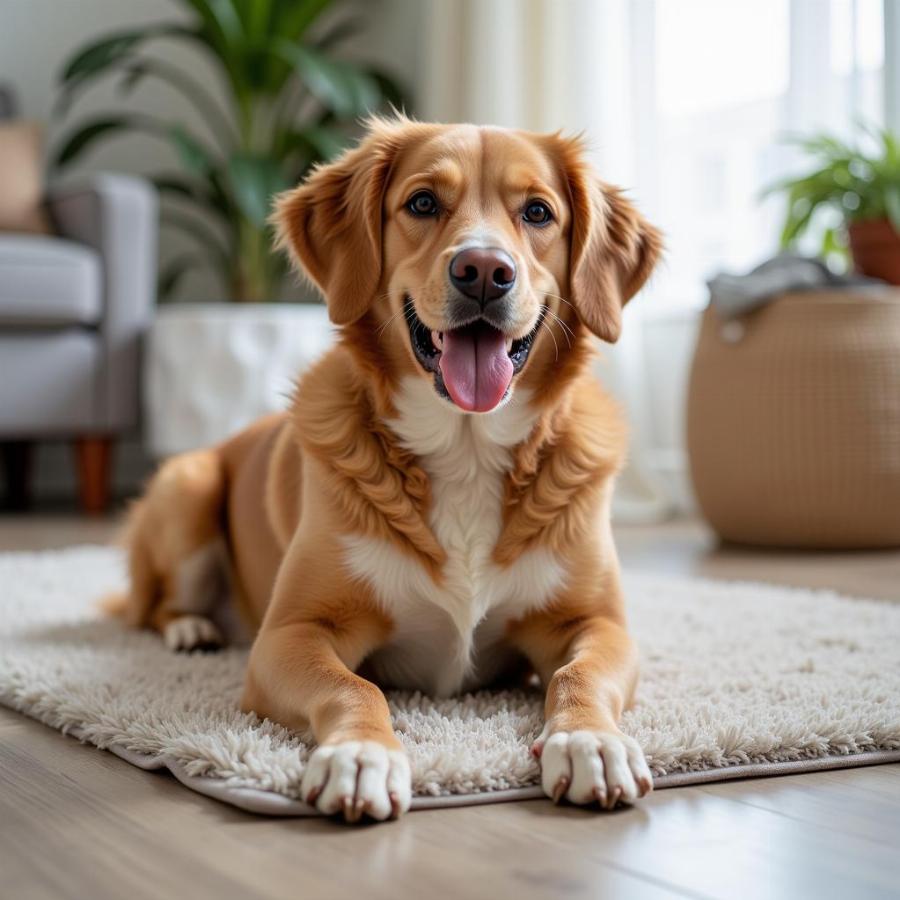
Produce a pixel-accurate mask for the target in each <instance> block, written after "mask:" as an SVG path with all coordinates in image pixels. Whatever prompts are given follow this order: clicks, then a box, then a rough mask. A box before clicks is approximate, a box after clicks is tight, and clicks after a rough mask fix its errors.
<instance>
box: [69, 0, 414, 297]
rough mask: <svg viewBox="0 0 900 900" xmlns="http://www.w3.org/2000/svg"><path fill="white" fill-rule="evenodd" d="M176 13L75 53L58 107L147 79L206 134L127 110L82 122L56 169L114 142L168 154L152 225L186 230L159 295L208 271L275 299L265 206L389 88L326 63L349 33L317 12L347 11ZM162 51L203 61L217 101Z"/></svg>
mask: <svg viewBox="0 0 900 900" xmlns="http://www.w3.org/2000/svg"><path fill="white" fill-rule="evenodd" d="M177 2H178V3H179V4H180V5H181V6H183V7H186V8H187V9H188V10H189V12H190V13H191V17H190V19H189V20H187V21H185V22H171V23H169V22H164V23H159V24H153V25H147V26H143V27H140V28H134V29H132V30H128V31H120V32H117V33H114V34H108V35H106V36H104V37H102V38H100V39H98V40H96V41H94V42H92V43H91V44H89V45H88V46H85V47H82V48H81V49H79V50H78V51H77V52H76V53H75V54H74V55H72V56H71V57H70V58H69V59H68V61H67V62H66V63H65V65H64V67H63V70H62V73H61V77H60V91H61V93H60V109H61V110H63V111H64V110H66V109H68V108H69V107H70V106H71V104H72V103H73V102H74V101H75V100H76V99H77V98H78V97H79V96H80V95H81V94H82V93H83V91H84V90H85V89H87V88H88V87H90V86H91V85H92V84H93V83H95V82H96V81H97V80H98V79H101V78H106V77H117V78H118V79H119V86H120V88H121V90H122V92H123V97H127V95H128V94H129V93H130V92H131V91H132V90H133V89H134V88H135V87H136V86H137V85H139V84H140V83H142V82H143V81H144V80H145V79H156V80H159V81H162V82H165V83H166V84H167V85H168V86H169V87H170V88H172V89H174V90H176V91H178V92H179V93H181V94H182V96H183V97H184V98H186V99H187V100H188V102H189V103H190V104H191V106H192V107H193V108H194V109H195V110H196V116H197V121H198V122H202V123H203V126H204V127H203V128H202V129H197V128H195V127H194V126H193V125H188V124H186V123H184V122H178V121H163V120H161V119H158V118H155V117H153V116H150V115H146V114H143V113H140V112H135V111H130V110H129V111H121V112H115V113H110V114H108V115H102V116H99V117H96V118H91V119H90V120H88V121H82V122H80V123H79V124H78V126H77V127H76V128H74V129H73V130H71V131H70V132H69V133H68V134H67V135H66V136H64V138H63V140H62V141H61V143H60V144H59V146H58V148H57V150H56V153H55V155H54V160H53V162H54V163H55V165H56V166H57V167H60V168H62V167H65V166H67V165H69V164H70V163H72V162H73V161H74V160H76V159H78V158H79V157H80V156H81V155H82V154H83V153H84V152H85V151H87V150H88V149H89V148H91V147H92V146H94V145H95V144H97V143H99V142H101V141H104V140H106V139H108V138H111V137H114V136H116V135H118V134H122V133H124V132H135V131H137V132H141V133H143V134H147V135H150V136H152V137H155V138H157V139H160V140H163V141H166V142H168V143H169V144H170V145H171V147H172V149H173V150H174V152H175V154H176V158H177V159H178V161H179V163H180V171H176V172H174V173H161V174H159V175H157V176H156V177H155V178H154V179H153V180H154V181H155V183H156V186H157V188H158V189H159V191H160V193H161V195H162V196H163V198H164V199H165V200H166V202H165V203H164V207H163V224H164V225H166V226H168V227H173V228H178V229H180V230H181V231H182V232H184V233H185V234H186V235H187V237H188V239H189V241H190V245H191V246H192V249H190V250H188V251H185V252H183V253H181V254H179V255H178V256H177V257H176V258H174V259H172V260H170V261H169V263H168V265H167V266H166V267H165V268H164V269H163V271H162V272H161V274H160V285H159V287H160V295H161V296H165V295H167V294H170V293H171V292H172V291H173V290H174V288H175V286H176V285H177V283H178V280H179V279H180V278H181V276H182V275H183V274H184V273H185V272H187V271H189V270H190V269H191V268H193V267H195V266H207V267H210V268H211V269H212V271H214V272H215V273H216V274H217V275H219V276H220V277H221V278H222V281H223V290H224V292H225V295H226V296H228V297H229V298H230V299H232V300H236V301H266V300H272V299H275V298H276V296H277V294H278V290H279V287H280V284H281V281H282V278H283V275H284V263H283V260H282V258H281V257H280V256H279V255H277V254H274V253H273V252H272V249H271V247H272V241H271V235H270V233H269V226H268V224H267V218H268V215H269V207H270V201H271V197H272V195H273V194H275V193H276V192H278V191H280V190H282V189H284V188H285V187H288V186H289V185H292V184H294V183H296V182H297V181H298V180H299V179H300V178H302V177H303V175H304V174H305V172H306V171H307V170H308V169H309V168H310V166H312V165H313V164H315V163H316V162H318V161H320V160H322V159H327V158H329V157H331V156H333V155H334V154H335V153H337V152H338V151H339V150H340V149H341V147H342V146H343V145H344V143H345V142H346V141H347V139H348V137H349V135H350V133H351V131H352V129H353V127H354V125H355V123H356V121H357V119H358V118H359V117H360V116H362V115H364V114H366V113H367V112H369V111H371V110H373V109H377V108H378V107H379V106H381V105H383V104H385V103H388V102H390V103H394V104H396V105H399V104H400V103H401V97H400V94H399V90H398V88H397V86H396V84H395V83H394V82H393V81H392V80H391V78H389V77H388V76H387V75H386V74H385V73H383V72H381V71H379V70H377V69H375V68H373V67H370V66H362V65H357V64H353V63H350V62H347V61H345V60H343V59H341V58H339V57H337V56H336V55H335V48H336V47H337V46H338V45H339V44H340V42H341V41H342V40H344V39H345V38H346V37H348V36H349V35H350V34H352V33H353V31H354V30H355V29H356V26H357V24H358V23H357V22H356V20H351V19H348V18H347V16H346V15H344V16H343V17H339V18H337V19H335V17H334V16H325V15H323V14H324V13H326V12H331V11H332V10H331V9H330V8H332V7H336V6H337V7H338V9H337V10H335V11H336V12H338V13H341V12H343V11H344V10H343V9H341V8H340V7H346V4H345V3H343V4H342V3H338V4H335V2H334V0H177ZM159 40H177V41H182V42H188V43H189V44H191V45H193V46H195V47H196V48H197V49H198V50H199V51H200V52H201V53H203V54H204V55H205V57H206V58H207V60H208V61H209V63H210V64H211V65H212V66H213V67H214V68H215V70H216V71H217V74H218V75H219V76H220V77H221V79H222V83H223V86H224V97H225V98H226V103H225V104H223V103H222V102H221V101H220V100H219V99H217V97H215V96H212V95H211V94H210V92H208V91H207V90H206V89H205V87H204V86H203V85H202V84H201V83H199V82H198V81H197V80H196V79H195V78H194V77H193V76H192V75H191V74H190V73H188V72H186V71H184V70H183V69H182V68H179V67H177V66H174V65H172V64H171V63H169V62H167V61H165V60H163V59H160V58H158V56H154V55H152V53H150V52H149V50H150V49H151V45H152V44H153V42H156V41H159ZM173 201H174V202H173Z"/></svg>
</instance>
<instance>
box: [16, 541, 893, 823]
mask: <svg viewBox="0 0 900 900" xmlns="http://www.w3.org/2000/svg"><path fill="white" fill-rule="evenodd" d="M122 582H123V567H122V558H121V555H120V553H119V552H118V551H117V550H113V549H109V548H100V547H81V548H76V549H72V550H66V551H61V552H56V553H45V554H24V553H22V554H10V555H6V556H0V703H2V704H4V705H6V706H10V707H12V708H13V709H17V710H20V711H22V712H23V713H26V714H27V715H29V716H32V717H34V718H35V719H39V720H40V721H42V722H44V723H46V724H47V725H50V726H52V727H53V728H58V729H60V730H62V731H64V732H66V733H69V734H73V735H75V736H76V737H78V738H80V739H81V740H83V741H88V742H90V743H92V744H95V745H96V746H98V747H104V748H106V749H108V750H111V751H113V752H114V753H117V754H118V755H120V756H122V757H124V758H125V759H127V760H128V761H130V762H132V763H134V764H136V765H139V766H141V767H143V768H161V767H164V766H165V767H168V768H169V769H171V771H172V772H173V773H174V774H175V776H176V777H177V778H178V779H179V780H181V781H182V782H184V783H185V784H187V785H188V786H189V787H191V788H193V789H194V790H198V791H201V792H202V793H206V794H209V795H211V796H214V797H217V798H219V799H221V800H224V801H226V802H228V803H232V804H234V805H236V806H241V807H243V808H245V809H251V810H254V811H256V812H267V813H273V814H284V815H304V814H314V813H315V811H314V810H311V809H310V808H309V807H307V806H306V805H305V804H303V803H302V802H300V801H299V800H298V799H297V794H298V789H299V785H300V777H301V773H302V771H303V765H304V760H305V759H306V756H307V753H308V749H307V747H306V746H305V745H304V744H303V743H301V741H300V740H299V739H298V738H297V737H296V736H293V735H291V734H290V733H288V732H286V731H285V730H284V729H282V728H280V727H279V726H277V725H273V724H272V723H270V722H260V721H258V720H256V719H255V717H253V716H248V715H242V714H241V713H240V712H238V711H237V709H236V702H237V698H238V695H239V692H240V687H241V678H242V674H243V669H244V661H245V656H246V651H245V650H241V649H234V648H233V649H229V650H226V651H224V652H222V653H219V654H213V655H194V656H176V655H172V654H171V653H169V652H168V651H167V650H165V649H164V648H163V646H162V643H161V642H160V641H159V639H158V638H157V637H156V636H155V635H153V634H149V633H138V632H133V631H128V630H126V629H125V628H123V627H122V626H121V625H119V624H118V623H117V622H113V621H109V620H106V619H103V618H101V617H100V616H99V615H98V614H97V613H96V612H95V610H94V607H93V603H94V601H95V600H96V598H98V597H99V596H101V595H103V594H105V593H106V592H108V591H110V590H112V589H115V588H119V587H121V585H122ZM625 587H626V593H627V596H628V603H629V610H630V616H631V623H632V628H633V630H634V632H635V633H636V635H637V638H638V641H639V644H640V647H641V653H642V658H643V674H642V681H641V686H640V690H639V695H638V703H637V705H636V707H635V709H633V710H632V711H630V712H629V713H627V714H626V717H625V720H624V729H625V730H626V731H627V732H628V733H629V734H631V735H633V736H634V737H635V738H636V739H637V740H638V742H639V743H640V744H641V746H642V747H643V748H644V751H645V753H646V754H647V759H648V762H649V764H650V767H651V768H652V769H653V772H654V774H655V776H656V785H657V787H664V786H671V785H676V784H685V783H694V782H697V781H715V780H720V779H723V778H729V777H738V776H745V775H762V774H774V773H779V772H794V771H802V770H805V769H818V768H828V767H840V766H847V765H865V764H868V763H875V762H887V761H891V760H896V759H900V650H898V647H900V606H894V605H891V604H889V603H879V602H875V601H867V600H849V599H845V598H842V597H838V596H836V595H834V594H831V593H824V592H813V591H802V590H794V589H788V588H776V587H768V586H763V585H759V584H747V583H725V582H722V583H718V582H712V581H700V580H688V579H674V578H668V577H658V576H647V575H638V574H630V575H627V576H626V582H625ZM391 708H392V712H393V715H394V725H395V727H396V729H397V731H398V733H399V734H400V737H401V739H402V740H403V743H404V745H405V746H406V748H407V750H408V751H409V754H410V758H411V762H412V772H413V788H414V791H415V794H416V797H415V799H414V800H413V808H425V807H429V806H448V805H460V804H465V803H478V802H495V801H498V800H506V799H523V798H526V797H535V796H540V788H539V787H537V786H536V785H537V782H538V768H537V764H536V763H535V761H534V760H533V759H532V758H531V756H530V754H529V746H530V744H531V741H532V739H533V738H534V736H535V735H536V734H537V733H538V731H539V730H540V727H541V712H540V700H539V698H538V696H537V695H536V694H534V693H528V692H526V691H521V692H498V693H489V692H482V693H478V694H475V695H469V696H465V697H462V698H460V699H454V700H440V701H434V700H430V699H429V698H428V697H423V696H422V695H420V694H409V693H395V694H393V695H392V696H391Z"/></svg>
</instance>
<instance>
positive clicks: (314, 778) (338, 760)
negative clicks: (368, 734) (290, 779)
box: [300, 741, 412, 822]
mask: <svg viewBox="0 0 900 900" xmlns="http://www.w3.org/2000/svg"><path fill="white" fill-rule="evenodd" d="M300 791H301V796H302V797H303V799H304V800H305V801H306V802H307V803H309V804H310V805H311V806H315V807H316V809H318V810H319V812H321V813H324V814H325V815H326V816H330V815H333V814H334V813H337V812H343V814H344V818H345V819H346V820H347V821H348V822H358V821H359V820H360V819H361V818H362V816H363V815H364V814H365V815H368V816H371V817H372V818H373V819H377V820H378V821H379V822H381V821H383V820H384V819H387V818H390V817H393V818H396V817H397V816H399V815H400V814H401V813H405V812H406V811H407V810H408V809H409V804H410V800H411V799H412V777H411V775H410V771H409V760H408V759H407V757H406V754H405V753H404V752H403V751H402V750H388V748H387V747H384V746H383V745H382V744H379V743H377V742H376V741H344V742H342V743H340V744H326V745H324V746H322V747H318V748H316V750H314V751H313V754H312V756H310V758H309V762H308V763H307V764H306V769H305V771H304V772H303V780H302V782H301V784H300Z"/></svg>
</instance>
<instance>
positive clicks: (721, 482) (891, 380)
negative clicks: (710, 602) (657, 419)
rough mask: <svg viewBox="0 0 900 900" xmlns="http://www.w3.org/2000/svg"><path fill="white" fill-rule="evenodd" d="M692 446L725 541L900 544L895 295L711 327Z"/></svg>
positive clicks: (703, 339) (841, 294)
mask: <svg viewBox="0 0 900 900" xmlns="http://www.w3.org/2000/svg"><path fill="white" fill-rule="evenodd" d="M687 443H688V453H689V456H690V465H691V476H692V478H693V482H694V489H695V492H696V496H697V501H698V503H699V505H700V508H701V510H702V512H703V514H704V515H705V516H706V518H707V519H708V520H709V522H710V524H711V525H712V526H713V528H714V529H715V530H716V531H717V532H718V533H719V535H720V536H721V537H723V538H724V539H726V540H730V541H736V542H739V543H747V544H757V545H764V546H782V547H808V548H832V549H834V548H843V549H852V548H862V547H890V546H900V291H897V290H893V289H888V288H885V289H884V290H875V291H866V292H860V291H836V290H830V291H827V292H821V293H818V292H817V293H812V292H810V293H802V294H786V295H784V296H783V297H780V298H779V299H777V300H775V301H773V302H771V303H769V304H768V305H766V306H765V307H763V308H762V309H759V310H757V311H756V312H753V313H751V314H749V315H747V316H746V317H744V318H742V319H740V320H737V321H733V322H730V323H723V322H722V320H721V319H720V318H719V316H718V314H717V313H716V312H714V311H713V310H712V309H710V310H707V312H706V313H705V315H704V318H703V324H702V327H701V332H700V339H699V342H698V345H697V350H696V353H695V356H694V362H693V367H692V370H691V379H690V389H689V395H688V416H687Z"/></svg>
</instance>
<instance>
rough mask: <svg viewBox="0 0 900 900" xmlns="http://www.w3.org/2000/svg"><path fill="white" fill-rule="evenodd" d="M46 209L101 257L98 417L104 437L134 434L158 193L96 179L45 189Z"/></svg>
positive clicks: (152, 292) (63, 231)
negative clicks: (101, 368) (106, 432)
mask: <svg viewBox="0 0 900 900" xmlns="http://www.w3.org/2000/svg"><path fill="white" fill-rule="evenodd" d="M47 203H48V206H49V209H50V213H51V215H52V216H53V219H54V222H55V223H56V226H57V228H58V230H59V233H60V235H61V236H63V237H67V238H70V239H71V240H74V241H78V242H79V243H82V244H87V245H88V246H90V247H92V248H93V249H94V250H96V251H97V252H98V253H99V254H100V258H101V260H102V264H103V318H102V321H101V323H100V337H101V340H102V342H103V349H104V371H103V372H102V377H101V379H100V381H99V383H98V388H97V390H98V401H99V402H98V419H99V421H100V422H102V423H103V427H105V428H106V429H107V430H109V431H122V430H126V429H129V428H132V427H134V426H135V425H136V424H137V422H138V411H139V404H140V394H139V385H138V377H139V365H140V361H139V350H140V338H141V335H142V334H143V332H144V331H145V330H146V328H147V326H148V325H149V323H150V318H151V315H152V310H153V306H154V303H155V301H156V265H157V236H158V218H159V216H158V212H159V210H158V207H159V204H158V198H157V195H156V191H155V189H154V188H153V187H152V186H151V185H150V184H149V183H148V182H147V181H144V180H143V179H140V178H134V177H131V176H126V175H111V174H102V175H95V176H93V177H91V178H90V179H88V180H87V181H86V182H84V183H82V184H79V185H76V186H73V187H61V188H51V189H50V191H49V193H48V197H47Z"/></svg>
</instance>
